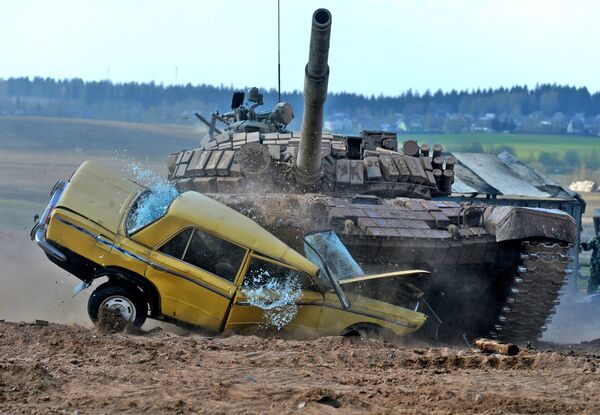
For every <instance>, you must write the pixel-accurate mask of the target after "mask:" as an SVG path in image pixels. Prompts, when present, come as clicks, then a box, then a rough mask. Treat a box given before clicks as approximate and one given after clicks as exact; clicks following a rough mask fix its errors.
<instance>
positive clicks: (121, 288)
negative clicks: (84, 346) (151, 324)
mask: <svg viewBox="0 0 600 415" xmlns="http://www.w3.org/2000/svg"><path fill="white" fill-rule="evenodd" d="M111 297H112V298H111ZM105 301H109V302H110V301H112V302H113V303H120V305H121V307H123V309H124V310H125V311H126V314H130V315H131V314H133V315H132V317H131V319H127V321H128V323H129V324H131V325H133V326H134V327H137V328H140V327H142V325H143V324H144V322H145V321H146V317H147V314H148V302H147V301H146V299H145V298H144V297H143V294H142V292H141V291H140V290H138V289H137V288H136V287H134V286H131V285H122V284H115V283H114V282H110V281H109V282H106V283H104V284H102V285H100V286H99V287H98V288H96V290H95V291H94V292H93V293H92V295H90V299H89V300H88V307H87V309H88V315H89V316H90V319H91V320H92V321H93V322H94V324H98V316H99V315H100V308H101V307H103V306H106V305H107V304H105ZM121 314H122V315H123V313H121Z"/></svg>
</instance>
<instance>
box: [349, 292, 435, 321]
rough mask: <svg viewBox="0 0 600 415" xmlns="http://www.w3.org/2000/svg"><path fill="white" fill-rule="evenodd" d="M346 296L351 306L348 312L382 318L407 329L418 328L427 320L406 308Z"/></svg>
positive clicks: (417, 312) (364, 298)
mask: <svg viewBox="0 0 600 415" xmlns="http://www.w3.org/2000/svg"><path fill="white" fill-rule="evenodd" d="M347 295H348V299H349V300H350V303H351V304H352V305H351V307H350V309H349V310H348V311H349V312H353V313H360V314H364V315H368V316H372V317H376V318H382V319H385V320H388V321H391V322H394V323H396V324H400V325H405V326H407V327H409V328H419V327H421V326H422V325H423V324H424V323H425V321H426V320H427V316H426V315H425V314H423V313H421V312H419V311H413V310H409V309H408V308H404V307H400V306H397V305H394V304H390V303H387V302H385V301H380V300H376V299H374V298H369V297H365V296H362V295H358V294H347Z"/></svg>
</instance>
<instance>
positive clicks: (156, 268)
mask: <svg viewBox="0 0 600 415" xmlns="http://www.w3.org/2000/svg"><path fill="white" fill-rule="evenodd" d="M150 266H151V267H152V268H154V269H155V270H157V271H160V272H169V270H168V268H167V267H163V266H162V265H160V264H157V263H155V262H151V263H150Z"/></svg>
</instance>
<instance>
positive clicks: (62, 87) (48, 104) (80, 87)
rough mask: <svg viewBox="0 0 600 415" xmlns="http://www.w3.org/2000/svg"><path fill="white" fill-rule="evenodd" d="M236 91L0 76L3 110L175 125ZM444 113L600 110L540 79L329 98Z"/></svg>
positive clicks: (350, 108)
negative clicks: (537, 82)
mask: <svg viewBox="0 0 600 415" xmlns="http://www.w3.org/2000/svg"><path fill="white" fill-rule="evenodd" d="M234 90H235V88H233V87H231V86H224V85H220V86H213V85H207V84H200V85H192V84H189V83H188V84H185V85H162V84H156V83H154V82H150V83H138V82H127V83H113V82H111V81H108V80H104V81H83V80H82V79H78V78H75V79H53V78H42V77H35V78H28V77H18V78H8V79H0V113H2V114H36V113H38V114H44V115H54V116H87V117H96V118H116V119H123V120H132V121H153V122H180V121H181V119H182V113H185V112H186V111H198V110H199V111H202V112H205V113H210V112H213V111H215V110H217V109H219V110H221V111H224V110H227V109H228V108H229V106H230V103H231V95H232V93H233V92H234ZM262 92H263V94H264V99H265V104H266V106H267V109H268V107H269V106H272V105H274V104H275V103H276V99H277V91H276V90H275V89H268V90H264V91H262ZM282 99H283V100H285V101H288V102H290V103H291V104H292V105H293V106H294V109H295V112H296V121H295V123H297V124H298V125H299V120H301V115H302V114H301V111H302V102H303V99H302V93H301V92H300V91H293V92H289V93H283V94H282ZM441 112H442V113H448V114H470V115H473V116H480V115H483V114H490V113H491V114H495V115H496V116H497V118H498V121H496V123H504V124H503V125H506V126H511V125H512V124H511V123H512V120H514V119H518V118H519V117H524V116H528V115H529V114H532V113H536V112H539V113H541V114H543V115H546V116H549V117H550V116H553V114H556V113H562V114H565V115H567V116H571V115H574V114H578V113H581V114H584V115H585V116H595V115H596V114H600V92H596V93H590V91H589V90H588V89H587V88H585V87H574V86H568V85H556V84H541V85H537V86H535V87H533V88H529V87H527V86H518V85H517V86H513V87H510V88H505V87H500V88H488V89H474V90H462V91H456V90H451V91H446V92H444V91H442V90H438V91H435V92H433V93H432V92H431V91H429V90H427V91H425V92H424V93H419V92H418V91H413V90H408V91H406V92H404V93H402V94H400V95H398V96H383V95H380V96H374V95H371V96H365V95H361V94H355V93H348V92H340V93H330V94H329V95H328V99H327V102H326V114H335V113H338V114H340V113H343V114H348V116H349V117H353V118H364V119H365V122H366V123H368V121H369V119H372V120H383V119H390V118H393V116H394V115H397V114H403V115H404V116H414V115H417V116H419V115H421V116H425V115H427V114H439V113H441ZM496 125H498V124H496ZM373 127H376V126H373ZM499 128H500V127H499Z"/></svg>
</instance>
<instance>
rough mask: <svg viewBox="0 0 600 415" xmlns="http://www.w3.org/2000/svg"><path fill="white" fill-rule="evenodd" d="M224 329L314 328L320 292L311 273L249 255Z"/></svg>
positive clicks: (321, 297) (316, 321) (319, 314)
mask: <svg viewBox="0 0 600 415" xmlns="http://www.w3.org/2000/svg"><path fill="white" fill-rule="evenodd" d="M239 286H240V289H238V291H237V293H236V295H235V300H234V302H233V305H232V308H231V312H230V313H229V318H228V320H227V324H226V326H225V330H230V331H235V332H244V331H248V330H255V329H256V327H257V326H259V327H261V328H274V329H276V330H283V331H288V332H290V331H294V332H298V331H302V330H306V331H307V332H314V331H315V329H316V328H317V326H318V323H319V318H320V316H321V311H322V306H323V294H322V293H321V292H319V291H318V290H317V288H316V287H315V285H314V284H313V283H312V281H311V279H310V277H309V276H308V275H306V274H304V273H302V272H300V271H297V270H295V269H292V268H290V267H288V266H286V265H284V264H282V263H279V262H277V261H275V260H272V259H269V258H265V257H262V256H260V255H255V254H254V255H250V258H249V261H248V263H247V265H246V270H245V272H244V275H243V276H241V277H240V280H239Z"/></svg>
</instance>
